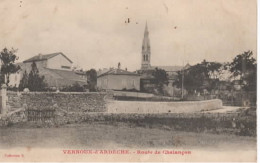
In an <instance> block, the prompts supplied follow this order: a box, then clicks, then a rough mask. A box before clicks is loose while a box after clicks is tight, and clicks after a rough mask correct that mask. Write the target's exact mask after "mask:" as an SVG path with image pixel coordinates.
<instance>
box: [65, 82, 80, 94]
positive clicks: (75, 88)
mask: <svg viewBox="0 0 260 163" xmlns="http://www.w3.org/2000/svg"><path fill="white" fill-rule="evenodd" d="M61 91H62V92H85V88H84V86H81V85H80V84H79V83H77V82H76V83H74V84H73V85H71V86H66V87H64V88H63V89H61Z"/></svg>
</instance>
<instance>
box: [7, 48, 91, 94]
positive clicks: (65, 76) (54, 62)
mask: <svg viewBox="0 0 260 163" xmlns="http://www.w3.org/2000/svg"><path fill="white" fill-rule="evenodd" d="M33 62H35V64H36V66H37V68H38V70H39V75H40V76H44V78H45V82H46V83H47V85H48V87H50V88H55V89H60V88H63V87H66V86H69V85H73V84H75V83H78V84H80V85H87V76H86V75H84V74H83V73H80V72H78V71H74V70H73V69H72V63H73V62H72V61H71V60H70V59H69V58H68V57H67V56H66V55H64V54H63V53H62V52H58V53H52V54H45V55H44V54H39V55H36V56H34V57H31V58H29V59H27V60H25V61H23V62H22V63H18V65H19V66H20V68H21V69H20V71H18V72H17V73H15V74H12V75H11V76H10V83H9V86H11V87H18V86H19V83H20V80H21V79H22V76H23V74H24V73H25V72H27V74H29V73H30V71H31V65H32V63H33Z"/></svg>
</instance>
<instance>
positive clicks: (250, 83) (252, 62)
mask: <svg viewBox="0 0 260 163" xmlns="http://www.w3.org/2000/svg"><path fill="white" fill-rule="evenodd" d="M252 55H253V52H252V51H246V52H244V53H242V54H239V55H237V56H236V57H235V58H234V59H233V61H232V62H231V63H230V64H229V70H230V72H231V73H232V74H233V77H239V78H240V80H241V81H242V83H243V88H244V89H245V90H248V91H254V90H256V76H257V75H256V73H257V64H256V59H255V58H254V57H253V56H252Z"/></svg>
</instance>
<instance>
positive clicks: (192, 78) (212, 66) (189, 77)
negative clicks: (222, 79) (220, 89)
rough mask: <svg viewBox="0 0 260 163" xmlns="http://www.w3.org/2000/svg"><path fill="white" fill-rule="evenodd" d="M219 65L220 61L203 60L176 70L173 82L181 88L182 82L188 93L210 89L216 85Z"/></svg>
mask: <svg viewBox="0 0 260 163" xmlns="http://www.w3.org/2000/svg"><path fill="white" fill-rule="evenodd" d="M221 66H222V64H220V63H217V62H207V61H206V60H204V61H202V62H201V63H198V64H196V65H194V66H191V67H190V68H188V69H185V70H180V71H178V72H177V78H176V79H175V81H174V83H173V84H174V85H176V86H177V87H178V88H181V87H182V84H183V85H184V88H185V89H186V90H187V91H188V92H190V93H193V92H194V91H195V90H196V91H202V90H203V89H207V90H209V91H210V90H212V89H214V88H216V87H217V84H218V82H219V79H218V76H219V75H220V74H219V69H220V68H221Z"/></svg>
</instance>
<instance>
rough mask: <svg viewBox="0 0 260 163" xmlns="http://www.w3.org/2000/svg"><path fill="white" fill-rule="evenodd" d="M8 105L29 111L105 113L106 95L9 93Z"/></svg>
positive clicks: (88, 93)
mask: <svg viewBox="0 0 260 163" xmlns="http://www.w3.org/2000/svg"><path fill="white" fill-rule="evenodd" d="M7 95H8V102H7V105H8V106H9V108H10V109H12V108H19V107H24V106H25V107H26V108H29V109H53V108H59V109H62V110H66V111H68V112H105V111H106V102H105V99H104V97H105V96H106V93H91V92H87V93H85V92H84V93H76V92H69V93H68V92H59V93H54V92H29V93H14V92H8V94H7Z"/></svg>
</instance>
